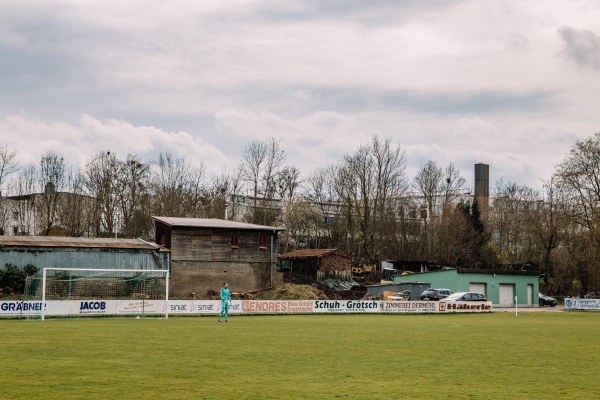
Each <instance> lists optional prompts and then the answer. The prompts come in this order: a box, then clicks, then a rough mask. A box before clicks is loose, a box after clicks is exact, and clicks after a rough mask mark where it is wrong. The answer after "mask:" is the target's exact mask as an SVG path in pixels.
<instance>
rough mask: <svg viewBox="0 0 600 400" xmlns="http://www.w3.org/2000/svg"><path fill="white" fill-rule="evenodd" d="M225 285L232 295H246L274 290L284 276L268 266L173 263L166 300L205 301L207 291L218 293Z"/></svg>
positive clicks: (231, 263) (249, 263)
mask: <svg viewBox="0 0 600 400" xmlns="http://www.w3.org/2000/svg"><path fill="white" fill-rule="evenodd" d="M224 282H227V283H229V289H230V290H231V291H232V292H249V291H254V290H262V289H267V288H269V287H271V286H273V287H276V286H277V285H278V284H281V282H283V276H282V274H281V272H276V271H275V266H274V265H271V264H270V263H258V262H257V263H252V262H246V263H243V262H231V261H229V262H215V261H205V262H196V261H172V262H171V280H170V287H169V296H170V297H172V298H178V299H189V298H192V297H195V298H205V297H206V294H207V291H209V290H210V291H214V292H218V291H219V290H220V289H221V287H222V286H223V283H224ZM192 293H194V295H192Z"/></svg>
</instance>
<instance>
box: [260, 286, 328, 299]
mask: <svg viewBox="0 0 600 400" xmlns="http://www.w3.org/2000/svg"><path fill="white" fill-rule="evenodd" d="M253 297H254V298H255V299H259V300H326V299H327V297H326V296H325V294H324V293H323V292H322V291H321V290H319V289H318V288H316V287H314V286H311V285H296V284H293V283H285V284H283V286H281V287H278V288H277V289H275V290H270V291H264V292H259V293H256V294H255V295H254V296H253Z"/></svg>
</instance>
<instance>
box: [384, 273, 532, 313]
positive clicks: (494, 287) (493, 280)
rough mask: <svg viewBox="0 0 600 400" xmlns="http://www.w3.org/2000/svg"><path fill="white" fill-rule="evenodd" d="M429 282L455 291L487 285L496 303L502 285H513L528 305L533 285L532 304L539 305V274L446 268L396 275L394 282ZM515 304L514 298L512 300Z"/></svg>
mask: <svg viewBox="0 0 600 400" xmlns="http://www.w3.org/2000/svg"><path fill="white" fill-rule="evenodd" d="M415 280H418V281H419V282H427V283H429V284H430V285H431V288H433V289H440V288H444V289H450V290H453V291H455V292H469V291H471V290H470V288H471V284H472V283H480V284H483V285H485V293H484V294H485V296H486V297H487V298H488V300H489V301H491V302H492V304H494V305H499V304H500V285H512V286H513V294H514V295H515V296H517V302H518V305H519V306H527V305H528V301H527V300H528V299H527V285H531V286H532V298H531V306H533V307H537V305H538V292H539V289H540V286H539V279H538V275H515V274H504V273H496V274H494V273H473V272H459V271H458V270H455V269H452V270H444V271H433V272H423V273H417V274H410V275H399V276H395V277H394V282H397V283H401V282H413V281H415ZM512 305H514V299H513V300H512Z"/></svg>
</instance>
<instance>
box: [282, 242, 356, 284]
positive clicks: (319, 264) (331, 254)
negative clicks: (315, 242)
mask: <svg viewBox="0 0 600 400" xmlns="http://www.w3.org/2000/svg"><path fill="white" fill-rule="evenodd" d="M278 259H279V261H278V269H279V270H281V271H291V272H293V273H294V274H300V275H306V276H308V277H311V278H314V279H317V280H320V279H321V278H327V277H337V278H341V279H352V258H351V257H350V255H349V254H348V253H346V252H344V251H342V250H338V249H304V250H295V251H292V252H289V253H285V254H281V255H280V256H279V257H278Z"/></svg>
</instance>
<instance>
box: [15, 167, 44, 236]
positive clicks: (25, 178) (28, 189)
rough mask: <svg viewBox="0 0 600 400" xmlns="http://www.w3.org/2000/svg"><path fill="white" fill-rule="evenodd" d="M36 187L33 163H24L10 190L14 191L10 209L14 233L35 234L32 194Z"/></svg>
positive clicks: (35, 173)
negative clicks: (14, 223)
mask: <svg viewBox="0 0 600 400" xmlns="http://www.w3.org/2000/svg"><path fill="white" fill-rule="evenodd" d="M36 189H37V170H36V167H35V165H33V164H29V165H26V166H24V167H23V168H21V170H20V171H19V175H18V176H17V179H16V180H15V182H14V185H13V190H12V191H13V192H14V193H15V196H14V198H15V201H14V202H13V204H12V211H13V213H14V215H15V222H16V224H17V226H15V227H13V228H16V232H15V233H16V234H26V235H30V234H37V230H38V227H37V225H36V220H37V218H36V204H35V202H34V199H35V196H33V195H32V194H33V193H34V192H35V190H36Z"/></svg>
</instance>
